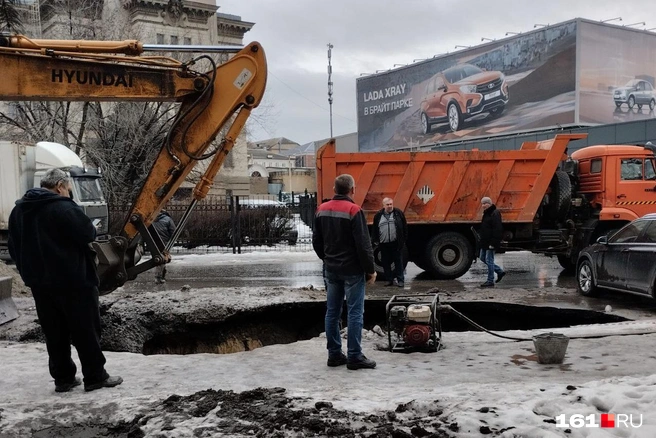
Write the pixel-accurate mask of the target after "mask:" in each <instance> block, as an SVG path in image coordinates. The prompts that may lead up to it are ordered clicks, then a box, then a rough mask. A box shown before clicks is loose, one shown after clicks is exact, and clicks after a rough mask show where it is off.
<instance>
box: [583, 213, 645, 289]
mask: <svg viewBox="0 0 656 438" xmlns="http://www.w3.org/2000/svg"><path fill="white" fill-rule="evenodd" d="M576 266H577V267H576V280H577V281H576V284H577V289H578V290H579V292H580V293H581V294H583V295H585V296H591V295H594V294H595V293H596V292H597V290H598V289H599V288H604V289H612V290H618V291H622V292H632V293H638V294H645V295H650V296H652V297H654V298H656V291H655V286H656V285H655V282H656V213H650V214H647V215H645V216H643V217H641V218H639V219H636V220H634V221H633V222H631V223H629V224H627V225H625V226H624V227H623V228H621V229H620V230H618V231H617V232H616V233H614V234H612V235H611V236H610V237H607V236H601V237H599V239H598V240H597V243H594V244H592V245H590V246H588V247H587V248H585V249H583V251H581V253H580V254H579V259H578V263H577V265H576Z"/></svg>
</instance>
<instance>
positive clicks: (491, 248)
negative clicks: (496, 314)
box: [479, 196, 506, 287]
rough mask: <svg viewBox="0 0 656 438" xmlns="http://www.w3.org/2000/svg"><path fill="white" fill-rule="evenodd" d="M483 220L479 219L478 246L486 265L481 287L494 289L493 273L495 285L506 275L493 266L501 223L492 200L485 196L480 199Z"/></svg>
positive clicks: (498, 243) (500, 233) (501, 237)
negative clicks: (483, 281)
mask: <svg viewBox="0 0 656 438" xmlns="http://www.w3.org/2000/svg"><path fill="white" fill-rule="evenodd" d="M481 206H482V207H483V218H482V219H481V229H480V232H479V234H480V245H481V254H480V258H481V260H482V261H483V262H484V263H485V264H486V265H487V281H486V282H485V283H483V284H481V287H494V273H495V272H496V274H497V283H498V282H500V281H501V279H502V278H503V277H504V276H505V275H506V273H505V272H504V271H503V269H501V268H500V267H499V266H497V265H495V264H494V252H495V251H496V250H498V249H499V248H500V247H501V239H503V222H502V221H501V212H500V211H499V210H498V209H497V207H496V206H495V205H494V204H493V203H492V199H490V198H488V197H487V196H485V197H484V198H483V199H481Z"/></svg>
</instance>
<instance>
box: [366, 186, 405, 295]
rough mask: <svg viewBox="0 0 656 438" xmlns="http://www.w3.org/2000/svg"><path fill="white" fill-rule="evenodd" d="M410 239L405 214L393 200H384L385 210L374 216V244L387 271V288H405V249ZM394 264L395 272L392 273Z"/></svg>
mask: <svg viewBox="0 0 656 438" xmlns="http://www.w3.org/2000/svg"><path fill="white" fill-rule="evenodd" d="M407 237H408V223H407V222H406V220H405V215H404V214H403V212H402V211H401V210H400V209H398V208H395V207H394V201H393V200H392V199H391V198H385V199H383V208H382V209H380V210H379V211H378V213H376V215H375V216H374V226H373V239H372V240H373V242H374V243H377V244H378V247H379V248H380V256H381V262H382V264H383V269H384V271H385V279H386V280H387V283H386V284H385V286H392V285H395V286H398V287H404V286H405V282H404V280H405V277H404V275H403V257H402V254H403V247H404V245H405V241H406V239H407ZM392 263H394V272H392Z"/></svg>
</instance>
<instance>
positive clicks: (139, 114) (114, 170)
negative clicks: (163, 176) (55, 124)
mask: <svg viewBox="0 0 656 438" xmlns="http://www.w3.org/2000/svg"><path fill="white" fill-rule="evenodd" d="M175 106H176V105H172V104H169V103H129V102H121V103H114V104H106V103H105V104H102V105H101V104H98V103H93V104H91V105H90V111H89V113H88V119H87V123H86V126H87V129H88V130H89V133H90V134H91V135H90V136H89V140H88V141H87V143H86V149H85V153H86V158H87V160H88V161H90V162H91V163H93V164H94V165H96V166H98V167H100V168H101V169H102V170H103V173H104V176H103V185H104V189H105V196H106V197H107V199H108V202H109V203H110V205H122V204H126V203H128V202H130V201H131V200H132V199H133V198H134V196H135V195H136V194H137V192H138V189H139V187H141V185H142V183H143V181H144V180H145V178H146V176H147V175H148V172H149V170H150V168H151V166H152V164H153V162H154V160H155V157H156V156H157V154H158V153H159V151H160V150H161V148H162V146H163V145H164V142H165V139H166V134H167V132H168V128H169V126H170V123H171V118H172V117H173V116H174V115H175Z"/></svg>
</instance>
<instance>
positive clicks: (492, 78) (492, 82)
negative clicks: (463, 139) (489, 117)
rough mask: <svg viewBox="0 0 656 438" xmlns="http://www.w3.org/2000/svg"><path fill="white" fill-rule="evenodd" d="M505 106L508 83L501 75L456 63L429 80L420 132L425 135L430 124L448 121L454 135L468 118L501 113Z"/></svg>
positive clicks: (422, 110)
mask: <svg viewBox="0 0 656 438" xmlns="http://www.w3.org/2000/svg"><path fill="white" fill-rule="evenodd" d="M507 103H508V84H506V81H505V76H504V74H503V73H501V72H500V71H484V70H482V69H480V68H478V67H476V66H475V65H471V64H459V65H456V66H454V67H451V68H448V69H446V70H444V71H441V72H439V73H438V74H436V75H435V76H433V77H432V78H430V80H429V81H428V84H427V85H426V92H425V95H424V98H423V99H422V101H421V115H420V117H421V127H422V131H423V133H424V134H428V133H430V131H431V128H432V125H433V124H436V123H444V122H448V124H449V128H451V130H452V131H454V132H455V131H457V130H459V129H460V128H461V127H462V122H463V121H464V120H466V119H468V118H469V117H472V116H475V115H477V114H481V113H485V112H487V113H490V114H493V115H497V114H501V113H502V112H503V110H504V108H505V107H506V104H507Z"/></svg>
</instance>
